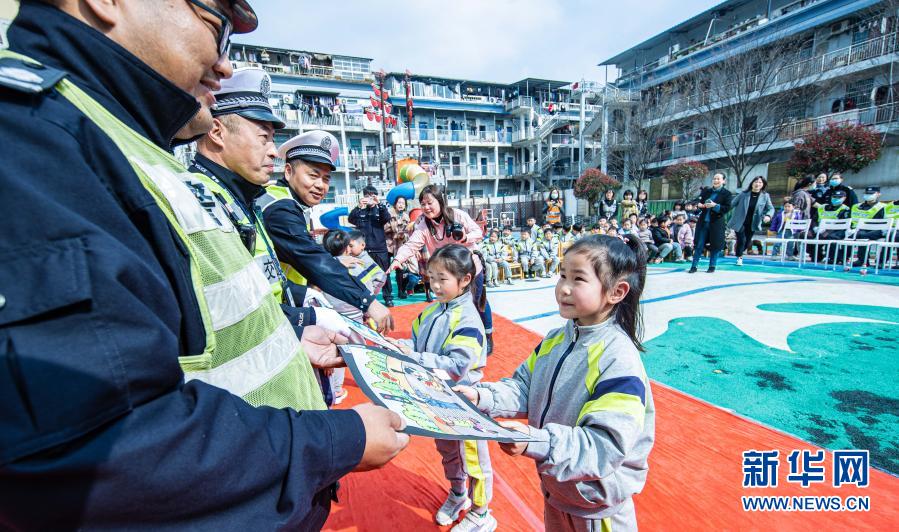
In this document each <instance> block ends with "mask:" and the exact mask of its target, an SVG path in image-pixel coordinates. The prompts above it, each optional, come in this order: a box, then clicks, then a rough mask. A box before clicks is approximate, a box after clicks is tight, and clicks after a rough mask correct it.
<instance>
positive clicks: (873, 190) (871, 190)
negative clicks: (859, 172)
mask: <svg viewBox="0 0 899 532" xmlns="http://www.w3.org/2000/svg"><path fill="white" fill-rule="evenodd" d="M879 193H880V187H865V194H879Z"/></svg>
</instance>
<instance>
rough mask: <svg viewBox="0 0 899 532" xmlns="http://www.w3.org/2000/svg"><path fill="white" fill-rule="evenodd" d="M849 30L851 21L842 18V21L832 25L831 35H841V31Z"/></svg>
mask: <svg viewBox="0 0 899 532" xmlns="http://www.w3.org/2000/svg"><path fill="white" fill-rule="evenodd" d="M847 31H849V21H848V20H841V21H840V22H837V23H836V24H833V25H831V26H830V36H831V37H833V36H834V35H839V34H841V33H845V32H847Z"/></svg>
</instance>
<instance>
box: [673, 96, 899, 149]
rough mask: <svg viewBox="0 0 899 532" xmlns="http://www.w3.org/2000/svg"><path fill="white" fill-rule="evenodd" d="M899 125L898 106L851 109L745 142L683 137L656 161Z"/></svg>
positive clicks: (751, 135) (759, 133) (768, 130)
mask: <svg viewBox="0 0 899 532" xmlns="http://www.w3.org/2000/svg"><path fill="white" fill-rule="evenodd" d="M897 122H899V103H891V104H884V105H877V106H873V107H866V108H864V109H853V110H850V111H843V112H840V113H833V114H829V115H823V116H819V117H815V118H807V119H802V120H795V121H792V122H789V123H787V124H783V125H781V126H771V127H765V128H760V129H757V130H752V131H749V132H747V133H746V135H747V138H746V139H745V140H742V139H739V138H737V137H738V135H739V134H733V135H728V136H726V137H724V138H723V139H722V141H721V142H719V140H718V139H715V138H710V137H708V136H707V135H703V136H700V138H697V135H696V134H694V133H686V134H684V138H690V137H692V139H691V140H687V141H686V142H676V143H674V144H672V145H670V146H666V147H664V148H663V149H662V150H661V152H660V156H659V161H660V162H661V161H668V160H675V159H681V158H685V157H695V156H697V155H705V154H706V153H714V152H716V151H721V150H722V149H724V148H723V146H726V147H734V146H737V145H739V144H745V145H746V146H748V147H753V146H759V145H765V144H773V143H775V142H781V141H791V140H796V139H799V138H802V137H804V136H805V135H808V134H810V133H814V132H816V131H820V130H822V129H824V128H825V127H827V125H828V124H857V125H863V126H878V125H884V124H891V123H897Z"/></svg>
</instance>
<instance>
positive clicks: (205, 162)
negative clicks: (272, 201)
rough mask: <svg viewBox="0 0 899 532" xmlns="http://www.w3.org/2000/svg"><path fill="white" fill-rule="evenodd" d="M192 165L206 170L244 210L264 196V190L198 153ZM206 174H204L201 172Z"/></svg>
mask: <svg viewBox="0 0 899 532" xmlns="http://www.w3.org/2000/svg"><path fill="white" fill-rule="evenodd" d="M194 165H196V166H198V167H200V169H201V171H202V169H203V168H205V169H206V170H208V171H209V172H210V173H211V174H212V175H213V176H214V177H215V178H216V179H218V181H219V182H220V183H221V184H222V185H224V187H225V188H227V189H228V191H229V192H230V193H231V195H232V196H234V199H235V200H237V201H239V202H240V203H241V204H243V206H244V208H246V209H248V210H249V209H251V208H252V205H253V202H254V201H256V198H258V197H259V196H262V195H263V194H265V189H264V188H263V187H260V186H259V185H254V184H253V183H250V182H249V181H247V180H246V179H244V178H243V177H241V176H240V174H238V173H236V172H232V171H231V170H229V169H228V168H225V167H224V166H222V165H220V164H218V163H215V162H213V161H212V160H211V159H209V158H208V157H206V156H205V155H203V154H201V153H198V154H197V156H196V157H194ZM203 173H206V172H203Z"/></svg>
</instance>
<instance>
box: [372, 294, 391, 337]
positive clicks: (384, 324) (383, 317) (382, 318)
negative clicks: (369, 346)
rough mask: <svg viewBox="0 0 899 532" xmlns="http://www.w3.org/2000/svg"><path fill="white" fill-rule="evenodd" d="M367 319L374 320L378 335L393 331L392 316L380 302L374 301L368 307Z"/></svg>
mask: <svg viewBox="0 0 899 532" xmlns="http://www.w3.org/2000/svg"><path fill="white" fill-rule="evenodd" d="M368 317H369V318H371V319H373V320H375V324H376V325H377V329H378V332H379V333H381V334H385V333H388V332H390V331H392V330H393V316H391V315H390V311H389V310H388V309H387V307H385V306H384V305H382V304H381V302H380V301H378V300H375V301H373V302H372V304H371V306H370V307H368Z"/></svg>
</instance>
